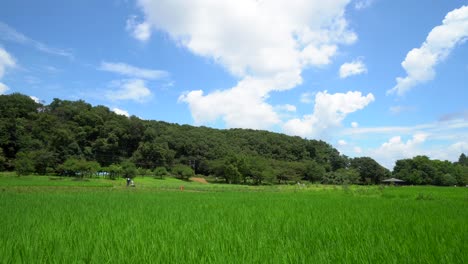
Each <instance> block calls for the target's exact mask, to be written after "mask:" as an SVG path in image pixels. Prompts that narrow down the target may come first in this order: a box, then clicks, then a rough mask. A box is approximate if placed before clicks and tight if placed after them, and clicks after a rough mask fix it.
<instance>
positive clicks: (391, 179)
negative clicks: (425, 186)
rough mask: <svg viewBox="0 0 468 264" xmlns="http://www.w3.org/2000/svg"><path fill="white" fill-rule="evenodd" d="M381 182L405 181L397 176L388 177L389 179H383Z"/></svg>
mask: <svg viewBox="0 0 468 264" xmlns="http://www.w3.org/2000/svg"><path fill="white" fill-rule="evenodd" d="M382 182H405V181H404V180H400V179H397V178H390V179H385V180H383V181H382Z"/></svg>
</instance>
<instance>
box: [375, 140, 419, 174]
mask: <svg viewBox="0 0 468 264" xmlns="http://www.w3.org/2000/svg"><path fill="white" fill-rule="evenodd" d="M426 139H427V135H426V134H422V133H420V134H415V135H413V137H412V138H411V139H408V140H407V141H406V142H405V141H404V140H402V139H401V137H400V136H394V137H392V138H390V139H389V140H388V141H387V142H385V143H383V144H382V145H381V146H380V147H379V148H377V149H374V150H371V153H372V157H375V159H376V160H377V161H378V162H379V163H380V164H382V165H384V166H385V167H387V168H389V169H391V168H393V166H394V163H395V161H396V160H398V159H404V158H412V157H414V156H417V155H422V154H424V151H422V150H421V146H422V144H423V143H424V142H425V141H426Z"/></svg>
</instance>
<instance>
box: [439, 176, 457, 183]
mask: <svg viewBox="0 0 468 264" xmlns="http://www.w3.org/2000/svg"><path fill="white" fill-rule="evenodd" d="M456 184H457V179H455V177H454V176H452V175H451V174H449V173H447V174H444V175H443V176H442V181H441V185H444V186H453V185H456Z"/></svg>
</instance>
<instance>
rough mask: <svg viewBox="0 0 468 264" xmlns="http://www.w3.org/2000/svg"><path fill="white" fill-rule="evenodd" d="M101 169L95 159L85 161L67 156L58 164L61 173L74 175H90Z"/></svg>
mask: <svg viewBox="0 0 468 264" xmlns="http://www.w3.org/2000/svg"><path fill="white" fill-rule="evenodd" d="M100 169H101V166H100V165H99V163H97V162H96V161H86V160H84V159H77V158H69V159H67V160H66V161H65V162H64V163H63V164H62V165H60V166H59V172H60V174H61V175H66V176H74V177H81V178H83V177H92V176H94V175H96V173H97V172H98V171H99V170H100Z"/></svg>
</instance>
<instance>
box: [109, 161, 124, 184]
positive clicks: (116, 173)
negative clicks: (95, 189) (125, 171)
mask: <svg viewBox="0 0 468 264" xmlns="http://www.w3.org/2000/svg"><path fill="white" fill-rule="evenodd" d="M105 170H106V171H107V173H108V174H109V178H110V179H112V180H115V179H117V178H118V177H120V176H121V175H122V167H121V166H120V165H117V164H111V165H110V166H109V167H107V168H106V169H105Z"/></svg>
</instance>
